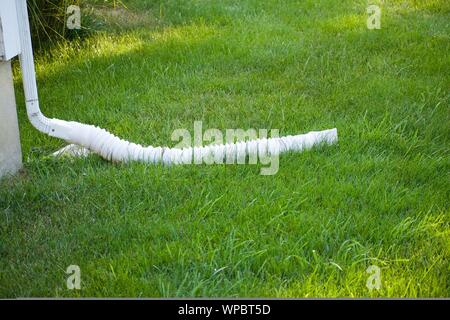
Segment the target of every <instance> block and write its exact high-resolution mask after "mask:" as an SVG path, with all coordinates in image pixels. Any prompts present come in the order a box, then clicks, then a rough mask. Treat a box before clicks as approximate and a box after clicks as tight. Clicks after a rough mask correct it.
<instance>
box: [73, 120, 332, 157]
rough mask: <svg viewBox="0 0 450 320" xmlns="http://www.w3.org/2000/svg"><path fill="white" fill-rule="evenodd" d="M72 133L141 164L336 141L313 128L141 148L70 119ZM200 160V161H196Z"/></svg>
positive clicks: (258, 153) (269, 152)
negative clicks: (224, 141) (272, 135)
mask: <svg viewBox="0 0 450 320" xmlns="http://www.w3.org/2000/svg"><path fill="white" fill-rule="evenodd" d="M70 125H71V126H73V127H72V130H71V131H72V132H73V133H74V134H73V135H72V136H71V137H70V138H68V139H67V140H68V141H69V142H71V143H74V144H77V145H80V146H83V147H85V148H87V149H89V150H91V151H93V152H95V153H97V154H99V155H100V156H102V157H103V158H105V159H107V160H110V161H123V162H128V161H139V162H145V163H162V164H166V165H171V164H190V163H193V162H195V161H196V159H211V160H212V161H211V162H213V163H236V161H237V159H245V158H246V157H266V156H277V155H279V154H280V153H284V152H288V151H301V150H304V149H309V148H311V147H313V146H314V145H317V144H320V143H327V144H332V143H335V142H336V141H337V130H336V129H330V130H324V131H313V132H309V133H307V134H302V135H295V136H286V137H280V138H269V139H257V140H250V141H242V142H236V143H228V144H222V145H208V146H203V147H189V148H183V149H179V148H168V147H153V146H148V147H144V146H142V145H140V144H135V143H132V142H128V141H126V140H123V139H120V138H118V137H116V136H115V135H113V134H111V133H109V132H108V131H106V130H104V129H101V128H98V127H95V126H91V125H86V124H81V123H77V122H70ZM200 161H202V160H200Z"/></svg>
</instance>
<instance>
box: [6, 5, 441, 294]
mask: <svg viewBox="0 0 450 320" xmlns="http://www.w3.org/2000/svg"><path fill="white" fill-rule="evenodd" d="M123 2H124V4H125V5H126V6H127V8H128V9H127V10H125V9H121V10H122V11H121V14H122V15H123V16H121V17H119V18H117V17H114V23H111V27H110V28H108V25H106V26H105V25H104V26H101V27H99V28H100V29H99V30H100V31H98V32H94V33H91V35H90V36H89V37H88V38H85V39H83V40H82V41H72V42H67V43H60V44H58V45H56V46H53V47H52V48H51V49H49V50H47V51H46V52H40V53H38V54H36V63H37V66H36V68H37V76H38V86H39V92H40V99H41V108H42V110H43V112H44V114H46V115H47V116H49V117H54V118H60V119H65V120H76V121H79V122H84V123H89V124H95V125H98V126H101V127H103V128H106V129H108V130H109V131H111V132H112V133H114V134H117V135H119V136H121V137H123V138H125V139H127V140H130V141H133V142H137V143H141V144H145V145H148V144H152V145H171V146H172V145H174V144H175V142H171V139H170V137H171V133H172V131H173V130H174V129H177V128H187V129H189V130H190V131H193V123H194V121H196V120H202V121H203V126H204V128H219V129H223V130H225V129H226V128H243V129H247V128H256V129H258V128H268V129H271V128H278V129H280V133H281V134H283V135H286V134H298V133H305V132H308V131H311V130H322V129H328V128H333V127H337V128H338V132H339V143H338V144H336V145H333V146H330V147H317V148H314V149H313V150H310V151H307V152H304V153H297V154H294V153H291V154H284V155H282V156H281V157H280V168H279V171H278V173H277V174H276V175H273V176H262V175H260V174H259V169H260V167H261V166H260V165H239V166H231V165H217V166H208V165H191V166H173V167H164V166H153V165H145V164H137V163H133V164H112V163H109V162H106V161H104V160H102V159H101V158H100V157H98V156H96V155H91V156H89V157H88V158H86V159H70V158H60V159H55V158H52V157H50V156H49V155H50V154H51V153H52V152H54V151H56V150H57V149H58V148H60V147H62V146H64V145H65V143H64V142H63V141H60V140H57V139H53V138H50V137H47V136H45V135H43V134H41V133H39V132H38V131H37V130H35V129H34V128H32V127H31V125H30V124H29V122H28V120H27V118H26V112H25V107H24V100H23V92H22V88H21V78H20V77H21V76H20V72H19V68H18V64H17V63H16V65H15V83H16V93H17V94H16V97H17V103H18V109H19V110H18V112H19V121H20V128H21V140H22V145H23V157H24V169H23V170H22V172H21V173H19V174H18V175H17V176H15V177H13V178H9V179H4V180H2V181H1V182H0V296H1V297H23V296H27V297H28V296H63V297H66V296H67V297H70V296H83V297H88V296H127V297H135V296H139V297H141V296H151V297H173V296H203V297H206V296H207V297H209V296H220V297H230V296H237V297H255V296H264V297H266V296H267V297H449V296H450V267H449V265H450V229H449V226H450V217H449V190H450V180H449V172H450V170H449V169H450V158H449V151H450V150H449V147H450V144H449V142H450V141H449V137H450V117H449V116H450V113H449V105H450V104H449V99H450V95H449V88H450V77H449V72H450V55H449V52H450V25H449V21H450V3H449V2H448V1H446V0H434V1H419V0H416V1H413V0H410V1H384V4H381V5H380V6H381V8H382V16H381V29H380V30H368V29H367V27H366V19H367V16H368V15H367V13H366V7H367V4H368V3H367V2H366V1H356V0H343V1H335V0H328V1H317V0H304V1H294V0H292V1H291V0H285V1H278V0H245V1H244V0H221V1H212V0H211V1H206V0H203V1H202V0H189V1H182V0H171V1H157V0H148V1H144V0H141V1H138V0H134V1H123ZM374 3H377V1H374ZM127 15H128V16H127ZM133 17H134V18H133ZM138 18H139V19H138ZM111 19H112V18H111ZM127 21H130V22H131V21H134V22H133V23H132V24H130V25H123V24H124V23H126V22H127ZM136 21H137V22H136ZM69 265H78V266H79V267H80V269H81V290H68V289H67V288H66V279H67V277H68V275H67V274H66V268H67V267H68V266H69ZM371 265H376V266H378V267H379V268H380V269H381V288H380V289H379V290H375V289H374V290H369V289H368V288H367V287H366V282H367V280H368V278H369V276H370V274H369V273H367V272H366V269H367V268H368V267H369V266H371Z"/></svg>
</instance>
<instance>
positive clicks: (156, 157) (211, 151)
mask: <svg viewBox="0 0 450 320" xmlns="http://www.w3.org/2000/svg"><path fill="white" fill-rule="evenodd" d="M17 12H18V21H19V32H20V43H21V49H22V51H21V54H20V57H19V58H20V65H21V69H22V77H23V87H24V91H25V101H26V108H27V114H28V117H29V119H30V122H31V123H32V124H33V126H34V127H35V128H36V129H38V130H39V131H41V132H43V133H46V134H48V135H50V136H52V137H56V138H60V139H63V140H65V141H67V142H69V143H73V144H76V145H79V146H82V147H85V148H87V149H89V150H91V151H93V152H95V153H97V154H99V155H100V156H102V157H103V158H105V159H107V160H111V161H124V162H127V161H141V162H146V163H163V164H188V163H192V159H193V158H194V159H199V158H200V157H201V158H200V159H204V157H205V156H210V157H211V156H212V159H215V160H216V163H224V161H227V163H229V162H228V161H229V160H232V159H236V158H237V157H240V158H239V159H242V156H244V157H245V156H254V155H259V156H262V155H263V156H271V155H278V154H279V153H282V152H286V151H300V150H303V149H307V148H311V147H312V146H313V145H316V144H319V143H322V142H325V143H329V144H331V143H334V142H336V141H337V130H336V129H330V130H324V131H316V132H309V133H307V134H303V135H296V136H286V137H281V138H269V139H257V140H252V141H246V142H237V143H231V144H225V145H209V146H204V147H189V148H183V149H179V148H168V147H152V146H148V147H143V146H141V145H139V144H135V143H131V142H128V141H125V140H122V139H120V138H118V137H116V136H115V135H113V134H111V133H109V132H108V131H106V130H104V129H101V128H99V127H95V126H92V125H87V124H82V123H79V122H74V121H64V120H59V119H49V118H47V117H45V116H44V115H43V114H42V113H41V111H40V109H39V100H38V93H37V85H36V75H35V70H34V61H33V50H32V46H31V34H30V26H29V22H28V13H27V4H26V0H19V1H17ZM220 161H222V162H220ZM231 163H234V161H231Z"/></svg>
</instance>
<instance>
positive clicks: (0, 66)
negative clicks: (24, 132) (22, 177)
mask: <svg viewBox="0 0 450 320" xmlns="http://www.w3.org/2000/svg"><path fill="white" fill-rule="evenodd" d="M21 167H22V151H21V148H20V138H19V125H18V122H17V110H16V99H15V96H14V86H13V79H12V70H11V61H1V60H0V178H1V177H3V176H5V175H9V174H14V173H16V172H17V171H18V170H19V169H20V168H21Z"/></svg>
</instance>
